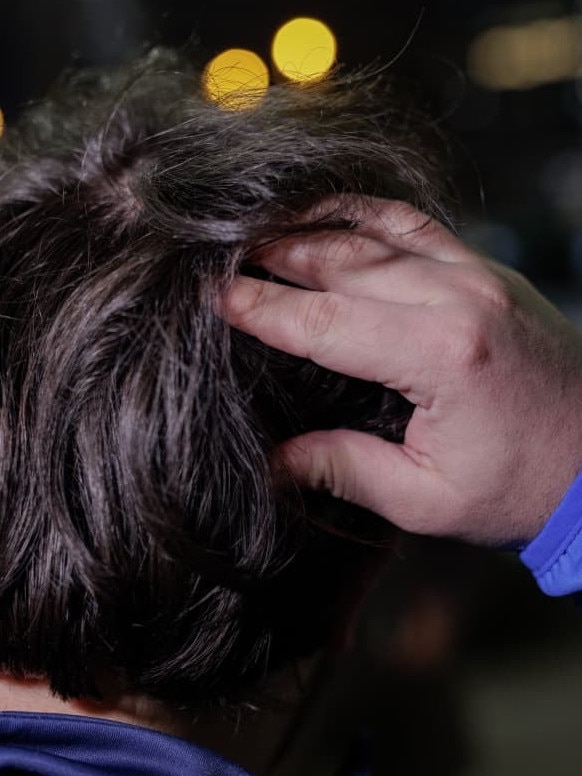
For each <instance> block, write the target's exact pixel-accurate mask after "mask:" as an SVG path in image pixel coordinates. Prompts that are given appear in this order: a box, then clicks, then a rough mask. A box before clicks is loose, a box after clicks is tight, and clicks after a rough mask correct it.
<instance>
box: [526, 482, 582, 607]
mask: <svg viewBox="0 0 582 776" xmlns="http://www.w3.org/2000/svg"><path fill="white" fill-rule="evenodd" d="M519 557H520V559H521V561H522V563H524V564H525V565H526V566H527V567H528V568H529V569H530V571H531V572H532V573H533V575H534V577H535V578H536V581H537V583H538V585H539V587H540V588H541V590H542V591H543V592H544V593H546V594H547V595H551V596H561V595H569V594H570V593H579V592H581V591H582V472H581V473H580V474H579V475H578V477H577V478H576V479H575V480H574V483H573V484H572V485H571V487H570V489H569V490H568V492H567V493H566V495H565V496H564V498H563V499H562V501H561V503H560V504H559V505H558V507H557V509H556V511H555V512H554V513H553V515H552V516H551V517H550V519H549V520H548V522H547V523H546V525H545V526H544V528H542V530H541V532H540V533H539V534H538V535H537V536H536V538H535V539H534V540H533V541H531V542H530V543H529V544H528V545H527V547H526V548H525V549H524V550H523V552H522V553H521V554H520V556H519Z"/></svg>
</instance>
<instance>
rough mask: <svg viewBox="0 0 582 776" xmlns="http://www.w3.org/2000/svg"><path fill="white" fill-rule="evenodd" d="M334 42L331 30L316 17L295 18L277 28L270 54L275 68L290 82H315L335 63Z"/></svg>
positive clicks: (335, 45)
mask: <svg viewBox="0 0 582 776" xmlns="http://www.w3.org/2000/svg"><path fill="white" fill-rule="evenodd" d="M336 54H337V43H336V39H335V36H334V34H333V32H332V31H331V30H330V29H329V27H328V26H327V25H326V24H324V23H323V22H320V21H319V20H318V19H308V18H297V19H291V21H289V22H287V23H286V24H284V25H283V26H282V27H280V28H279V30H278V31H277V33H276V34H275V37H274V38H273V45H272V48H271V55H272V57H273V62H274V63H275V66H276V67H277V70H278V71H279V72H280V73H281V74H282V75H284V76H285V77H286V78H289V79H290V80H291V81H299V82H305V81H316V80H319V79H321V78H323V77H324V76H325V74H326V73H328V72H329V71H330V70H331V68H332V67H333V65H334V63H335V58H336Z"/></svg>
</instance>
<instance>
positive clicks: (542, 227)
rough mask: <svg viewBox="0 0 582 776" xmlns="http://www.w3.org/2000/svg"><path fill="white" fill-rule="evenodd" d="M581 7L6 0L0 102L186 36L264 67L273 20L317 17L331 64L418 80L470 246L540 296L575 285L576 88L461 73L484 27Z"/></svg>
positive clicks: (442, 1) (581, 212)
mask: <svg viewBox="0 0 582 776" xmlns="http://www.w3.org/2000/svg"><path fill="white" fill-rule="evenodd" d="M579 6H580V3H579V2H576V1H575V0H549V1H548V2H543V0H542V2H516V1H513V2H507V1H506V2H497V3H495V2H491V0H438V1H433V2H428V3H425V4H422V3H421V2H420V1H419V0H400V1H399V2H394V1H393V2H387V1H386V0H384V2H378V0H376V2H375V1H374V0H357V2H356V1H354V2H348V1H347V0H338V1H337V2H333V3H332V2H324V1H323V0H319V1H318V0H313V1H311V2H309V1H308V0H307V1H306V0H303V1H302V0H281V1H280V2H277V3H273V2H272V1H271V2H265V1H264V0H248V2H245V3H236V4H235V3H225V2H220V1H211V0H203V1H200V0H199V1H198V2H197V1H196V0H2V2H1V3H0V107H2V109H3V111H4V113H5V114H6V117H7V120H8V121H10V120H12V119H13V118H14V116H15V115H16V114H17V113H18V111H19V110H20V109H21V108H22V106H23V104H25V103H26V101H27V100H29V99H34V98H38V97H40V96H42V94H43V92H44V90H45V89H46V88H47V86H48V85H49V84H50V83H51V82H52V81H53V80H54V79H55V78H56V77H57V75H58V74H59V73H60V72H61V71H62V70H63V68H65V67H68V66H70V65H83V64H95V63H100V62H112V61H119V60H123V59H124V58H127V57H130V56H131V55H132V54H134V53H137V52H140V51H142V50H143V49H144V48H147V47H148V46H151V45H155V44H157V43H164V44H172V45H178V46H184V45H187V44H188V43H191V42H192V41H194V42H195V44H196V47H197V49H198V51H199V52H200V53H201V54H202V58H203V59H204V58H206V57H207V58H210V57H211V56H213V55H214V54H216V53H218V52H219V51H220V50H221V49H223V48H227V47H230V46H234V47H240V48H250V49H253V50H255V51H256V52H257V53H259V54H260V55H261V56H262V57H263V58H264V59H265V60H266V61H267V62H268V61H269V47H270V42H271V39H272V36H273V34H274V32H275V31H276V29H277V27H278V26H279V25H280V24H282V23H284V22H285V21H287V20H288V19H289V18H291V17H293V16H298V15H307V16H315V17H318V18H320V19H322V20H323V21H325V22H326V23H327V24H328V25H329V26H330V27H331V28H332V29H333V31H334V32H335V34H336V36H337V39H338V44H339V61H340V62H342V63H344V64H345V65H346V66H347V67H353V66H356V65H358V64H367V63H369V62H371V61H372V60H378V61H381V62H389V61H391V60H393V59H394V58H397V61H396V62H395V64H394V66H393V67H394V70H395V71H396V72H397V73H398V75H399V76H402V77H407V78H410V77H411V78H413V79H414V80H415V81H416V82H417V83H419V84H420V85H421V89H422V90H423V92H424V98H425V99H426V101H427V102H429V103H430V105H431V108H432V110H433V112H434V113H435V114H436V115H438V116H442V117H443V121H444V122H445V123H446V124H447V126H448V128H449V129H450V131H451V134H452V137H453V138H454V144H455V150H454V157H455V159H456V165H457V169H456V180H457V182H458V185H459V189H460V192H461V200H462V203H463V212H462V221H463V224H464V225H465V233H466V236H467V238H468V239H470V240H473V241H474V242H476V243H477V244H478V245H479V246H481V247H484V248H485V249H487V250H489V251H490V252H491V253H493V254H494V255H496V256H497V258H499V259H501V260H503V261H505V262H507V263H510V264H513V265H515V266H517V267H518V268H519V269H521V270H522V271H525V272H526V273H527V274H528V275H529V276H530V277H532V278H533V279H534V280H535V281H536V282H537V283H539V284H541V285H542V286H543V287H544V288H545V289H546V290H547V289H548V288H550V289H551V288H552V287H554V286H558V287H560V288H562V289H564V288H566V289H567V288H573V287H575V286H576V285H577V284H578V283H580V282H582V228H581V227H582V185H581V184H582V152H581V150H580V129H581V121H582V101H581V100H582V86H581V83H582V82H579V80H578V79H576V78H570V79H569V80H563V81H561V82H558V83H554V84H548V85H538V86H535V87H533V88H529V89H522V90H517V91H515V90H505V91H504V90H495V89H484V88H481V87H479V86H478V85H476V84H475V83H474V81H473V80H472V78H471V77H470V75H468V74H467V54H468V50H469V47H470V45H471V42H472V41H473V40H474V39H475V37H476V36H477V35H478V34H479V33H481V32H483V31H484V30H486V29H488V28H490V27H492V26H495V25H499V24H506V25H507V24H509V25H524V24H527V23H528V22H531V21H534V20H536V19H548V18H561V17H564V16H572V15H575V14H576V13H577V12H580V13H582V10H581V9H580V7H579ZM414 30H416V31H415V32H414V35H413V36H412V40H411V41H410V43H409V45H408V46H407V45H406V44H407V41H409V38H410V37H411V35H412V33H413V31H414ZM581 41H582V28H581ZM403 49H405V50H404V51H403ZM580 60H581V64H582V46H581V52H580Z"/></svg>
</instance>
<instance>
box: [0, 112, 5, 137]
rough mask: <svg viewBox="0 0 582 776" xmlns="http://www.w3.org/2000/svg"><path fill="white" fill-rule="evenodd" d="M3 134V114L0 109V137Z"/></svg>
mask: <svg viewBox="0 0 582 776" xmlns="http://www.w3.org/2000/svg"><path fill="white" fill-rule="evenodd" d="M3 134H4V114H3V113H2V108H0V137H2V135H3Z"/></svg>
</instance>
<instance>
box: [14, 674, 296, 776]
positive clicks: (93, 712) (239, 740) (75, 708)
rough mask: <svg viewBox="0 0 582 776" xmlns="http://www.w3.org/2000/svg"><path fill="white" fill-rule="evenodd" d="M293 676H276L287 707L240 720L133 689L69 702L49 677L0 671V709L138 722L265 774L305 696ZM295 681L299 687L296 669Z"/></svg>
mask: <svg viewBox="0 0 582 776" xmlns="http://www.w3.org/2000/svg"><path fill="white" fill-rule="evenodd" d="M306 670H307V669H306ZM309 670H311V669H309ZM285 673H286V672H285ZM290 675H291V672H289V676H285V677H277V679H276V692H277V697H283V698H284V700H285V703H284V704H281V705H283V707H284V709H283V710H277V711H273V710H268V711H261V712H257V711H254V710H249V711H244V712H242V713H241V714H240V717H239V718H238V719H237V722H236V723H235V722H234V721H233V719H232V718H227V717H225V716H224V715H221V714H219V713H216V712H214V713H213V712H205V713H202V714H200V715H198V716H197V717H195V718H193V717H192V716H191V715H189V714H186V713H184V712H181V711H179V710H177V709H175V708H172V707H171V706H169V705H168V704H163V703H161V702H159V701H155V700H152V699H151V698H147V697H145V696H142V695H132V694H129V693H124V694H114V693H110V694H109V695H105V696H104V697H103V698H102V699H100V700H99V701H97V700H92V699H73V700H67V701H65V700H62V699H61V698H59V697H57V696H55V695H53V693H52V692H51V691H50V689H49V686H48V684H47V682H45V681H44V680H40V679H17V678H15V677H12V676H9V675H6V674H0V712H2V711H16V712H37V713H41V714H72V715H78V716H88V717H94V718H97V719H105V720H110V721H114V722H122V723H126V724H130V725H138V726H140V727H145V728H150V729H151V730H156V731H158V732H161V733H166V734H167V735H172V736H177V737H179V738H183V739H186V740H188V741H191V742H192V743H195V744H198V745H199V746H204V747H207V748H209V749H212V750H214V751H216V752H218V753H219V754H221V755H223V756H224V757H226V758H227V759H229V760H231V761H233V762H236V763H238V764H239V765H241V766H242V767H243V768H245V770H248V771H249V772H251V773H253V774H257V776H262V775H263V774H266V773H267V771H268V770H269V765H270V763H271V762H272V761H273V759H274V757H275V755H276V753H277V751H278V750H279V748H280V746H281V743H282V741H283V740H284V738H285V734H286V732H287V731H288V729H289V726H290V725H291V724H292V722H293V719H294V717H295V715H296V713H297V709H298V705H299V700H300V699H299V698H298V697H297V695H298V693H297V690H295V691H294V692H293V691H292V690H291V689H290V687H291V685H290V683H289V678H290ZM293 684H294V686H295V688H296V687H297V677H296V672H295V673H294V681H293ZM280 691H281V692H280ZM293 695H294V696H295V697H293Z"/></svg>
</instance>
